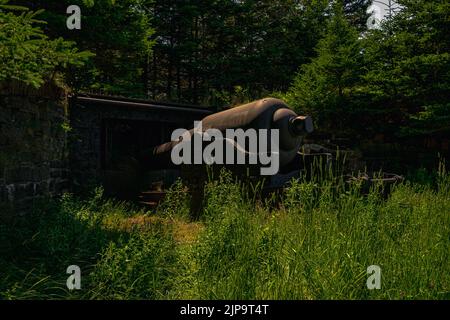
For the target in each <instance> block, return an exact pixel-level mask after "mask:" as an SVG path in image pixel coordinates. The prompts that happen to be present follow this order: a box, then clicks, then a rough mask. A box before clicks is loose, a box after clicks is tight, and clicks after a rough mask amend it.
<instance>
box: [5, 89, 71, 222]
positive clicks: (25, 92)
mask: <svg viewBox="0 0 450 320" xmlns="http://www.w3.org/2000/svg"><path fill="white" fill-rule="evenodd" d="M67 106H68V99H67V94H66V92H65V90H64V89H62V88H60V87H58V86H57V85H54V84H47V85H45V86H43V87H42V88H41V89H40V90H35V89H32V88H29V87H25V86H23V85H21V84H20V83H15V82H10V83H7V84H5V83H3V84H0V219H4V218H9V217H11V216H17V215H25V214H27V213H29V212H30V208H32V206H33V204H36V203H37V202H38V201H39V200H40V199H43V198H46V197H49V196H50V197H51V196H54V195H57V194H60V193H62V192H63V191H65V190H67V188H68V186H69V184H68V160H67V159H68V153H67V127H66V126H65V124H66V121H67V117H66V114H67Z"/></svg>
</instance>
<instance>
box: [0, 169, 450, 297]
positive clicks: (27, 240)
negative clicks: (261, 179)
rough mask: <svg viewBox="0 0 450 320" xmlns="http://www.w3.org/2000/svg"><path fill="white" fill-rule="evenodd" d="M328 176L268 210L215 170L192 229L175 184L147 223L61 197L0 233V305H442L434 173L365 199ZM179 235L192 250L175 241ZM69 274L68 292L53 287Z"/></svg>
mask: <svg viewBox="0 0 450 320" xmlns="http://www.w3.org/2000/svg"><path fill="white" fill-rule="evenodd" d="M330 177H333V175H332V174H331V175H329V176H326V175H325V176H324V175H323V174H322V176H321V177H320V179H319V178H318V179H315V178H314V177H313V178H312V179H308V180H306V179H297V180H293V181H292V182H291V185H290V187H289V188H288V189H287V190H285V192H284V194H283V199H282V201H281V203H279V205H278V207H274V206H273V205H267V204H265V203H264V202H263V201H261V200H258V198H257V197H254V192H248V191H249V186H245V185H243V184H241V183H238V182H237V181H235V180H234V179H233V178H232V176H231V175H230V174H228V173H226V172H223V173H222V174H221V175H220V177H219V179H217V180H215V181H210V182H209V183H208V184H207V185H206V188H205V199H204V210H203V215H202V216H201V218H200V221H199V222H190V221H189V219H188V217H187V210H188V201H187V200H186V199H187V198H186V194H185V193H183V192H182V190H183V186H182V185H181V184H180V183H178V184H177V185H175V186H174V188H173V190H172V191H171V192H170V193H169V197H168V200H167V202H166V203H163V204H162V205H161V207H160V208H159V209H158V210H157V212H156V213H153V212H145V211H143V210H139V209H136V208H133V207H132V206H130V205H128V204H124V203H117V202H113V201H107V200H105V199H103V197H102V195H101V190H97V192H96V193H94V195H93V196H92V197H91V198H90V199H89V200H87V201H81V200H77V199H76V198H74V197H73V196H69V195H66V196H64V197H63V198H62V199H61V200H60V201H59V202H58V203H53V204H51V205H46V206H41V209H40V210H38V212H35V213H34V214H33V215H32V216H31V217H30V218H29V219H27V220H26V221H24V222H21V223H20V224H18V225H14V226H11V225H0V240H1V245H0V252H1V255H0V274H1V275H2V276H1V277H0V297H2V298H4V299H30V298H37V299H55V298H56V299H62V298H64V299H80V298H81V299H178V298H184V299H449V298H450V259H449V251H450V250H449V249H450V248H449V245H450V175H449V174H448V173H446V172H445V170H444V168H441V170H440V171H439V172H438V173H437V174H436V175H435V177H436V178H435V179H434V182H433V183H426V184H418V183H411V182H405V183H402V184H399V185H397V186H395V187H394V188H393V190H392V192H391V193H390V196H389V197H388V198H385V197H384V196H383V194H384V193H383V192H382V191H383V190H382V186H381V185H374V186H372V187H371V189H370V190H369V192H368V193H367V194H365V193H362V192H361V189H362V188H363V186H362V185H361V184H359V183H353V184H346V183H345V182H344V181H343V180H342V179H337V178H330ZM253 189H255V188H253ZM256 189H257V188H256ZM180 226H183V228H181V227H180ZM186 227H189V228H187V229H186ZM185 229H186V230H188V232H192V233H194V235H193V236H192V238H193V239H194V241H184V240H177V234H179V233H180V232H186V231H183V230H185ZM182 239H184V238H182ZM73 264H76V265H79V266H80V267H81V270H82V289H81V290H79V291H68V290H67V288H66V287H65V283H66V279H67V276H68V275H67V274H65V270H66V268H67V266H68V265H73ZM371 265H378V266H380V268H381V274H382V278H381V279H382V281H381V289H379V290H377V289H375V290H369V289H368V288H367V286H366V281H367V278H368V276H369V275H368V274H367V267H368V266H371Z"/></svg>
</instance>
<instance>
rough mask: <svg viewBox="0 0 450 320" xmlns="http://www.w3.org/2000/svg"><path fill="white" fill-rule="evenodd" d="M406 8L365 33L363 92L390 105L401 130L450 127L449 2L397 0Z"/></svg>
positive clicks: (433, 130) (423, 131)
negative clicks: (367, 35) (380, 26)
mask: <svg viewBox="0 0 450 320" xmlns="http://www.w3.org/2000/svg"><path fill="white" fill-rule="evenodd" d="M397 2H398V3H399V5H400V6H401V8H402V10H401V11H400V12H399V13H398V14H397V15H395V16H393V17H392V19H390V20H388V21H387V22H386V23H385V24H384V25H383V28H382V29H381V30H373V31H371V33H370V35H369V37H368V38H367V42H366V44H367V45H366V47H367V50H366V51H367V54H366V61H367V62H366V65H367V66H368V69H369V72H368V74H367V76H366V80H367V87H366V88H365V91H366V92H367V93H368V95H369V99H371V100H373V101H377V103H378V104H379V105H381V106H382V105H389V106H390V107H391V110H392V109H393V110H395V111H396V113H397V115H398V116H397V117H391V122H393V124H394V125H395V126H396V127H397V128H398V129H401V130H400V131H399V130H398V129H397V130H396V131H395V132H394V133H395V134H397V135H398V134H400V135H405V134H406V135H411V134H414V135H415V134H429V133H438V132H448V131H449V130H450V112H449V111H450V101H449V97H450V39H449V36H448V30H450V19H449V16H450V3H449V2H448V1H445V0H438V1H433V2H429V1H424V0H414V1H411V0H402V1H397Z"/></svg>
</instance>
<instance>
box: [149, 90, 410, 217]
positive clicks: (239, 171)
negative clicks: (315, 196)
mask: <svg viewBox="0 0 450 320" xmlns="http://www.w3.org/2000/svg"><path fill="white" fill-rule="evenodd" d="M313 130H314V128H313V122H312V119H311V117H310V116H307V115H306V116H303V115H297V114H296V113H295V112H294V111H293V110H291V109H290V108H289V107H288V105H287V104H286V103H285V102H283V101H282V100H279V99H275V98H264V99H261V100H257V101H254V102H251V103H248V104H244V105H241V106H238V107H235V108H231V109H228V110H225V111H221V112H217V113H214V114H211V115H208V116H206V117H204V118H203V119H202V120H201V121H200V122H198V123H196V124H194V126H193V128H190V129H189V130H188V129H182V130H181V131H180V134H179V135H175V136H172V141H169V142H166V143H164V144H162V145H159V146H156V147H154V148H153V149H152V150H146V151H145V152H143V156H142V158H141V162H142V163H144V164H146V165H147V168H148V169H150V170H153V171H154V172H157V171H158V170H159V172H168V171H171V170H172V171H171V172H173V170H175V171H176V172H178V175H177V176H179V177H181V178H182V179H183V181H184V182H185V183H186V184H187V185H188V186H189V189H190V192H191V196H192V198H191V213H193V215H194V217H195V216H197V215H198V213H199V212H200V211H201V208H202V201H203V187H204V184H205V181H206V180H207V179H208V178H209V177H210V172H211V171H208V170H210V169H211V168H212V170H213V172H214V170H216V171H217V169H221V168H223V167H225V168H226V169H228V170H229V171H231V172H232V173H233V174H235V175H236V176H238V177H239V178H241V179H244V180H246V179H261V178H263V179H264V180H263V185H264V190H265V191H266V192H264V191H263V194H264V193H266V194H267V192H271V191H273V190H280V189H282V188H283V187H284V186H286V185H287V184H288V183H289V181H290V180H291V179H292V178H293V177H299V176H300V172H302V171H303V174H305V170H306V171H307V170H308V168H311V167H312V166H311V164H312V163H314V162H316V163H320V165H324V166H327V167H328V166H329V165H331V162H333V161H334V160H335V153H334V152H333V151H332V150H326V148H323V147H321V146H317V145H313V144H309V145H304V138H305V136H306V135H308V134H310V133H311V132H313ZM230 131H232V132H233V133H236V132H239V135H238V134H234V135H232V136H231V137H230V136H229V135H228V134H227V133H228V132H230ZM248 132H253V136H252V135H251V134H248ZM258 132H265V134H263V135H260V136H259V135H257V134H256V135H255V133H258ZM274 132H276V133H277V139H272V136H271V134H272V133H274ZM212 133H214V134H212ZM205 136H206V139H204V137H205ZM240 136H241V138H242V136H243V137H244V138H243V139H239V137H240ZM196 137H198V139H197V141H200V143H201V144H200V147H199V148H198V147H196V145H195V141H196ZM252 137H253V138H254V137H256V140H252V139H250V138H252ZM186 143H187V146H188V147H187V148H184V149H183V152H181V153H182V154H183V158H184V160H187V161H185V162H183V163H176V161H174V153H175V154H176V153H177V151H178V150H177V149H182V145H183V144H186ZM212 144H215V147H216V148H219V149H220V148H222V150H223V151H224V154H222V155H221V157H217V150H215V152H214V154H213V153H212V152H211V153H210V154H209V158H208V157H205V154H204V152H205V151H207V150H209V151H211V149H212V148H211V145H212ZM261 144H262V145H264V144H266V148H262V149H263V150H261V149H258V148H256V147H255V145H258V146H259V145H261ZM306 149H308V150H306ZM199 153H200V154H201V156H200V157H199ZM186 154H187V157H185V156H186ZM230 154H231V155H230ZM239 154H240V155H241V156H242V158H241V159H244V161H243V162H241V163H238V162H237V161H235V160H236V159H238V158H239ZM270 155H272V156H273V155H275V156H276V158H277V159H278V168H277V170H276V171H275V172H272V174H269V175H267V176H265V177H264V174H262V172H263V171H262V170H261V168H262V167H264V165H265V164H267V163H262V162H258V161H255V159H258V157H262V158H264V157H265V158H266V159H267V158H269V156H270ZM196 157H197V158H196ZM202 158H203V160H205V159H206V160H207V159H209V160H210V161H209V162H208V161H205V162H202V161H197V160H202ZM218 158H219V161H217V160H218ZM225 160H232V162H231V163H230V162H227V161H225ZM252 160H253V161H252ZM316 160H319V161H316ZM155 170H156V171H155ZM306 175H307V173H306ZM350 176H351V175H350ZM350 180H351V179H350ZM350 180H349V181H350ZM366 180H367V181H368V183H370V182H371V179H366ZM387 180H389V181H387ZM387 180H386V181H387V182H389V183H391V182H392V181H391V180H392V176H389V179H387ZM393 180H395V181H394V183H395V182H396V181H398V180H401V177H399V176H398V177H397V176H395V179H393ZM162 189H163V187H161V186H159V190H157V191H154V192H152V191H150V192H147V193H146V195H144V196H142V197H143V198H144V199H145V198H146V197H150V198H151V199H152V201H153V200H155V197H154V195H155V194H158V195H161V194H162V191H161V190H162Z"/></svg>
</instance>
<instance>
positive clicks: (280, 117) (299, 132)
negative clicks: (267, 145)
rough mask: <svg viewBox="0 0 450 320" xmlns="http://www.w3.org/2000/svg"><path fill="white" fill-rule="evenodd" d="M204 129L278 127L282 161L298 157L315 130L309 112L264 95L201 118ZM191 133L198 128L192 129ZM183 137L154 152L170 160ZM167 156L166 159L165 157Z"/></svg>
mask: <svg viewBox="0 0 450 320" xmlns="http://www.w3.org/2000/svg"><path fill="white" fill-rule="evenodd" d="M201 122H202V130H203V131H206V130H208V129H218V130H220V131H222V132H225V131H226V129H243V130H246V129H256V130H258V129H267V130H271V129H278V130H279V145H278V148H279V155H280V165H281V166H284V165H286V164H288V163H289V162H290V161H292V159H294V157H295V155H296V154H297V152H298V150H299V149H300V147H301V144H302V139H303V137H304V136H305V135H306V134H308V133H311V132H312V131H313V122H312V119H311V117H309V116H299V115H297V114H296V113H295V112H294V111H292V110H291V109H290V108H289V107H288V106H287V105H286V103H285V102H283V101H282V100H280V99H275V98H264V99H261V100H257V101H254V102H251V103H248V104H244V105H241V106H238V107H235V108H231V109H228V110H225V111H221V112H218V113H214V114H212V115H209V116H207V117H205V118H203V119H202V120H201ZM189 133H190V135H192V134H193V133H194V129H191V130H190V131H189ZM178 143H180V141H170V142H168V143H165V144H162V145H160V146H157V147H155V148H154V150H153V154H154V155H155V156H156V157H158V158H160V160H161V161H163V162H164V161H167V160H168V159H169V158H168V155H167V154H168V153H170V151H171V150H172V149H173V147H174V146H175V145H177V144H178ZM163 159H164V160H163Z"/></svg>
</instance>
